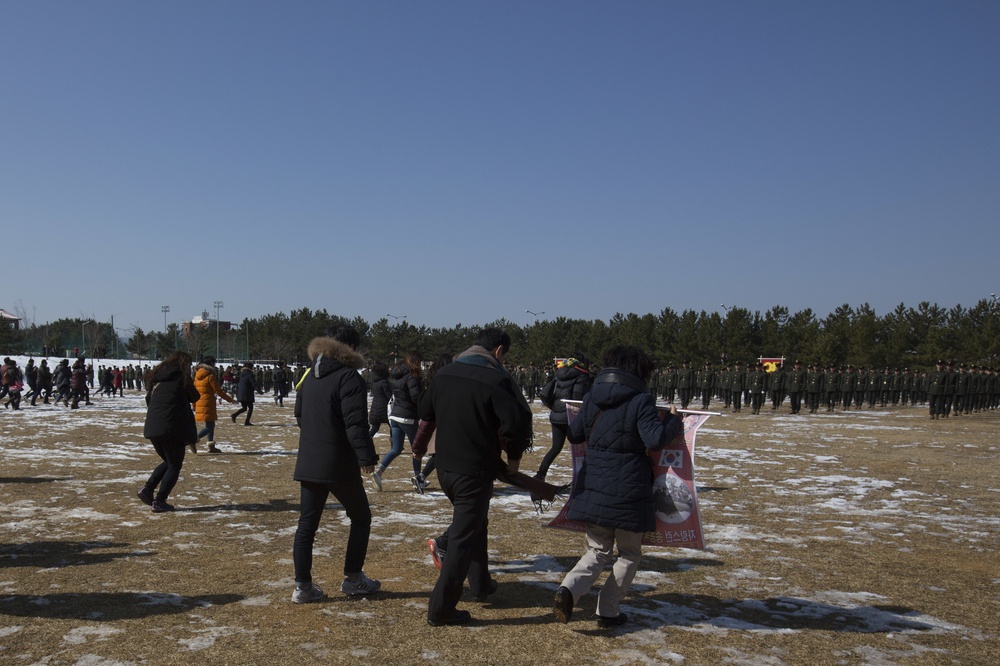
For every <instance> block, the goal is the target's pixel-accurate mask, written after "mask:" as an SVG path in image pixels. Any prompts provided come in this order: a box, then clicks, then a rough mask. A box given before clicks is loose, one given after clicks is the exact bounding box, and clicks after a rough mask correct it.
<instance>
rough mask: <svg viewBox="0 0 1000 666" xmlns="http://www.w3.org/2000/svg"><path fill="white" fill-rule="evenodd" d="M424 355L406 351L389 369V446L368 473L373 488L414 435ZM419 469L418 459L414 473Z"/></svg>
mask: <svg viewBox="0 0 1000 666" xmlns="http://www.w3.org/2000/svg"><path fill="white" fill-rule="evenodd" d="M423 363H424V357H423V355H421V353H420V352H418V351H416V350H411V351H408V352H406V359H405V360H404V361H403V362H402V363H399V364H398V365H394V366H393V367H392V369H391V370H390V371H389V386H391V387H392V406H391V407H390V408H389V438H390V439H391V441H392V448H391V449H389V451H388V452H387V453H386V454H385V455H384V456H382V462H380V463H379V465H378V468H377V469H376V470H375V471H374V472H373V473H372V482H373V483H374V484H375V488H376V489H377V490H378V491H379V492H381V491H382V475H383V474H385V470H386V468H387V467H388V466H389V463H391V462H392V461H393V460H395V459H396V457H397V456H398V455H399V454H401V453H402V452H403V445H404V444H405V443H406V439H407V438H409V440H410V446H413V438H414V437H416V436H417V421H418V419H417V401H418V400H419V399H420V394H421V393H422V392H423ZM419 472H420V463H419V461H418V462H417V464H416V465H415V466H414V472H413V473H414V475H416V474H417V473H419Z"/></svg>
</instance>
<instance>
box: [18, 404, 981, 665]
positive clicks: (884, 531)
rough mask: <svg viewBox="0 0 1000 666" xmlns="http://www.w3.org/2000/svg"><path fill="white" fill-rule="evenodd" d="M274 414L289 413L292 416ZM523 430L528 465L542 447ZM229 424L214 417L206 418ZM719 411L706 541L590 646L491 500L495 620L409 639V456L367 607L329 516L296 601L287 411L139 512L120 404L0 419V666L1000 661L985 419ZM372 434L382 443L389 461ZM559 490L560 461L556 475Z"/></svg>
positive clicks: (645, 583)
mask: <svg viewBox="0 0 1000 666" xmlns="http://www.w3.org/2000/svg"><path fill="white" fill-rule="evenodd" d="M287 404H289V405H290V404H291V401H290V400H289V401H287ZM536 409H537V413H536V429H535V431H536V450H535V451H534V452H533V453H531V454H529V455H528V456H527V457H526V458H525V461H524V464H523V466H522V467H523V468H524V469H526V470H527V471H533V469H535V468H536V467H537V465H538V463H539V461H540V460H541V457H542V454H543V453H544V451H545V449H546V448H547V446H548V443H549V435H548V425H547V419H546V413H545V412H544V411H542V410H541V409H538V408H537V407H536ZM220 410H221V412H220V416H222V417H223V418H225V413H227V412H225V408H220ZM787 411H788V409H787V406H786V407H785V408H784V409H783V410H779V411H778V412H770V411H765V412H764V413H762V414H760V415H758V416H753V415H751V414H749V413H748V412H744V413H742V414H739V415H734V414H723V415H721V416H718V417H713V418H712V419H710V420H709V421H708V423H707V424H706V425H705V426H704V427H703V428H702V430H701V431H700V432H699V435H698V448H697V452H696V454H697V465H696V467H697V476H696V481H697V484H698V488H699V502H700V507H701V512H702V516H703V521H704V528H705V533H706V539H707V543H708V549H707V550H704V551H691V550H676V549H674V550H671V549H647V550H646V552H645V556H644V560H643V563H642V565H641V570H640V573H639V575H638V576H637V578H636V580H635V584H634V586H633V588H632V591H631V593H630V594H629V596H628V597H627V598H626V600H625V604H624V610H625V611H626V612H627V613H628V614H629V616H630V617H631V618H632V621H631V622H630V623H629V624H628V625H626V626H625V627H622V628H620V629H616V630H600V629H598V628H597V625H596V622H595V619H594V607H595V596H594V594H593V593H591V595H589V596H587V597H585V598H584V599H583V600H581V602H580V603H579V604H578V606H577V609H576V611H575V614H574V617H573V620H572V622H570V623H569V624H565V625H564V624H559V623H557V622H555V621H554V620H553V617H552V613H551V600H552V595H553V592H554V590H555V588H556V587H557V586H558V584H559V581H560V580H561V578H562V575H563V574H564V573H565V571H566V570H567V569H568V568H569V567H571V566H572V565H573V563H574V562H575V561H576V559H577V558H578V557H579V556H580V555H581V554H582V551H583V537H582V535H581V534H578V533H573V532H566V531H559V530H553V529H549V528H545V527H543V525H544V523H545V522H547V521H548V520H549V519H550V518H551V517H552V516H554V515H555V510H554V509H550V510H549V511H548V512H547V513H546V514H544V515H542V516H539V515H537V514H536V513H534V511H533V506H532V504H531V503H530V501H529V500H528V498H527V497H526V496H525V495H524V494H523V493H520V492H518V491H516V490H515V489H513V488H510V487H507V486H498V488H497V493H496V496H495V499H494V504H493V509H492V512H491V523H490V529H491V541H490V552H491V560H492V566H493V568H494V570H495V574H496V577H497V579H498V580H499V582H500V589H499V592H498V593H497V594H496V595H495V596H494V597H492V598H491V600H490V602H488V603H483V604H477V603H474V602H473V601H472V599H471V596H470V595H468V592H467V596H466V598H464V599H463V602H462V604H461V605H460V608H465V609H468V610H470V611H471V612H472V614H473V617H474V618H475V621H474V622H473V623H472V624H471V625H468V626H465V627H443V628H432V627H429V626H428V625H427V623H426V601H427V595H428V592H429V590H430V588H431V587H432V585H433V583H434V580H435V577H436V573H437V572H436V570H435V569H434V568H433V566H432V565H431V562H430V558H429V556H428V553H427V549H426V539H427V538H428V537H429V536H433V535H435V534H437V533H438V532H439V531H440V530H441V529H442V528H443V527H444V526H445V525H447V524H448V522H449V518H450V505H449V504H448V502H447V499H446V498H445V497H444V496H443V495H442V494H441V493H440V491H439V490H438V489H437V485H436V483H435V480H436V479H435V477H432V486H431V489H430V490H429V491H428V493H427V494H425V495H422V496H420V495H417V494H416V493H415V492H414V491H413V488H412V486H411V485H410V482H409V475H410V465H409V459H408V458H401V459H399V460H397V461H396V462H395V463H394V464H393V465H392V466H391V467H390V468H389V471H388V473H387V475H386V484H385V491H384V492H382V493H375V492H371V493H370V497H371V501H372V505H373V512H374V515H375V524H374V528H373V536H372V542H371V547H370V550H369V557H368V563H367V565H366V572H367V573H368V574H369V575H370V576H372V577H375V578H378V579H380V580H381V581H382V584H383V587H382V591H381V592H380V593H378V594H376V595H373V596H371V597H369V598H362V599H358V598H346V597H344V596H343V595H341V594H340V593H339V583H340V580H341V575H340V572H341V568H342V564H343V560H342V555H343V545H344V539H345V537H346V531H347V529H346V522H345V519H344V516H343V513H342V512H341V511H340V510H339V507H337V506H336V505H334V504H331V505H330V506H329V507H328V511H327V514H326V515H325V517H324V523H323V527H322V529H321V531H320V533H319V535H318V539H317V545H316V560H315V565H314V576H315V578H316V581H317V582H318V583H319V584H320V585H322V586H323V587H324V589H326V590H327V591H328V592H329V593H330V597H329V599H328V600H326V601H324V602H321V603H317V604H307V605H295V604H292V603H291V602H290V595H291V591H292V586H293V581H292V563H291V543H292V535H293V532H294V529H295V522H296V519H297V509H298V487H297V484H295V483H294V482H293V481H292V480H291V473H292V468H293V465H294V462H295V449H296V441H297V440H296V437H297V431H296V429H295V427H294V419H293V418H292V409H291V407H290V406H286V407H284V408H279V407H277V406H275V405H273V403H271V402H270V401H269V400H264V401H262V402H259V403H258V409H257V413H256V414H255V421H256V422H257V424H258V425H257V426H256V427H252V428H247V427H242V426H238V425H233V424H231V423H230V422H229V420H228V419H226V420H224V421H220V423H219V425H218V430H217V439H218V441H219V442H220V446H221V448H222V449H223V453H221V454H219V455H205V454H200V455H197V456H190V455H189V456H188V458H187V460H186V461H185V466H184V471H183V473H182V478H181V481H180V482H179V484H178V486H177V488H176V490H175V493H174V495H173V496H172V497H171V501H172V502H174V503H175V504H176V506H177V508H178V511H177V512H176V513H173V514H152V513H150V512H149V509H148V507H146V506H145V505H143V504H142V503H141V502H139V500H138V499H136V497H135V492H136V490H138V488H139V487H140V485H141V484H142V482H143V481H144V480H145V477H146V476H147V475H148V473H149V471H150V470H151V469H152V468H153V467H154V466H155V463H156V462H157V459H156V458H155V455H154V454H153V451H152V448H151V447H150V446H149V445H148V443H147V442H146V440H144V439H143V438H142V436H141V435H142V421H143V415H144V410H143V403H142V402H141V398H140V396H139V395H138V394H132V395H127V396H126V397H125V398H117V399H112V398H101V399H98V400H97V405H96V406H94V407H88V408H83V409H80V410H75V411H69V410H66V409H64V408H61V407H52V406H47V407H44V408H42V407H36V408H34V409H32V408H27V409H25V410H24V411H22V412H21V413H17V414H15V413H12V412H9V411H7V412H5V413H3V414H0V417H2V419H0V420H2V426H0V427H2V443H0V663H2V664H5V665H15V664H53V665H54V664H80V665H88V666H94V665H110V664H190V663H199V664H285V663H294V664H309V663H390V664H397V663H399V664H422V663H433V664H476V663H483V664H689V665H695V664H698V665H711V664H762V665H768V666H772V665H779V664H809V665H810V666H818V665H820V664H994V663H997V662H996V659H997V657H996V655H997V654H998V653H1000V640H998V637H1000V619H998V611H1000V556H998V554H997V553H998V549H1000V548H998V547H1000V539H998V534H997V532H998V530H997V528H998V525H1000V517H998V516H1000V511H998V506H1000V476H998V472H1000V462H998V453H1000V443H998V433H1000V414H998V413H996V412H992V413H983V414H977V415H971V416H964V417H961V418H956V417H954V416H953V417H952V418H950V419H947V420H940V421H931V420H930V419H929V418H928V417H927V416H926V410H924V409H922V408H899V409H884V410H875V411H868V410H864V411H861V412H854V411H851V412H847V413H843V412H836V413H833V414H827V413H821V414H816V415H800V416H792V415H790V414H788V413H787ZM387 431H388V428H387V427H385V426H383V430H382V433H381V434H380V436H379V437H378V438H377V439H376V445H377V447H378V449H379V451H380V452H384V451H385V450H386V449H387V448H388V444H387V442H388V438H387ZM553 478H554V479H555V480H560V479H561V480H568V479H569V451H568V448H567V449H566V450H565V451H564V452H563V454H562V456H561V457H560V459H559V461H558V466H557V467H555V468H554V469H553V473H552V475H550V480H551V479H553Z"/></svg>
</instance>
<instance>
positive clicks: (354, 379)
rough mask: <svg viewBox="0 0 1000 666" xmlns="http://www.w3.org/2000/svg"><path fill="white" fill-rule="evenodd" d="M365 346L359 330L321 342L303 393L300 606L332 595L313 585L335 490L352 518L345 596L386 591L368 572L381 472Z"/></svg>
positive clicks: (314, 345) (339, 331) (299, 395)
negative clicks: (373, 502) (373, 479)
mask: <svg viewBox="0 0 1000 666" xmlns="http://www.w3.org/2000/svg"><path fill="white" fill-rule="evenodd" d="M360 341H361V338H360V336H359V335H358V332H357V331H356V330H354V329H353V328H351V327H349V326H341V327H338V328H336V329H333V330H331V331H328V334H327V336H326V337H319V338H314V339H313V341H312V342H310V343H309V348H308V350H307V353H308V355H309V358H310V359H311V360H312V362H313V366H312V369H311V370H310V372H309V374H308V375H306V376H305V379H303V380H302V385H301V386H300V387H299V390H298V391H297V392H296V395H295V418H296V420H297V421H298V423H299V429H300V431H299V453H298V458H297V459H296V461H295V474H294V478H295V480H296V481H298V482H299V484H300V485H301V487H302V488H301V513H300V515H299V523H298V528H297V529H296V531H295V543H294V547H293V552H292V559H293V561H294V563H295V591H294V592H293V593H292V601H294V602H295V603H297V604H301V603H307V602H310V601H319V600H321V599H323V598H324V597H325V596H326V595H325V594H324V592H323V590H322V589H320V587H319V586H318V585H316V584H315V583H313V581H312V550H313V542H314V541H315V539H316V530H317V528H319V521H320V518H322V517H323V508H324V507H325V506H326V500H327V498H328V497H329V496H330V493H333V496H334V497H336V498H337V501H338V502H339V503H340V505H341V506H343V507H344V511H346V512H347V517H348V518H349V519H350V521H351V529H350V533H349V535H348V537H347V553H346V555H345V557H344V581H343V583H341V586H340V590H341V592H343V593H345V594H350V595H363V594H371V593H373V592H378V590H379V589H380V588H381V586H382V584H381V583H380V582H379V581H377V580H373V579H371V578H368V576H366V575H365V573H364V571H363V567H364V563H365V557H366V556H367V554H368V537H369V535H370V534H371V526H372V512H371V507H370V506H369V504H368V495H367V494H366V493H365V487H364V483H363V482H362V480H361V474H362V473H364V474H371V473H372V471H374V468H375V461H376V456H375V446H374V444H372V438H371V436H370V435H369V434H368V389H367V387H366V386H365V380H364V379H362V378H361V375H360V374H359V373H358V370H360V369H361V368H363V367H364V366H365V359H364V357H363V356H361V354H359V353H358V351H357V347H358V344H359V343H360Z"/></svg>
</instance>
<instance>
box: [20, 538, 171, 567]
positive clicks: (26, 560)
mask: <svg viewBox="0 0 1000 666" xmlns="http://www.w3.org/2000/svg"><path fill="white" fill-rule="evenodd" d="M112 548H113V549H123V548H130V546H129V545H128V544H124V543H111V542H108V541H32V542H30V543H19V544H9V545H8V544H4V545H0V569H2V568H7V567H33V568H36V567H37V568H39V569H56V568H62V567H76V566H86V565H88V564H104V563H107V562H111V561H114V560H117V559H119V558H122V557H136V556H143V557H144V556H147V555H150V554H151V553H149V552H145V551H143V552H136V551H133V550H129V551H126V552H123V551H121V550H116V551H114V552H111V551H108V550H102V549H112Z"/></svg>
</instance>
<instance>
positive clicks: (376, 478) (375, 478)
mask: <svg viewBox="0 0 1000 666" xmlns="http://www.w3.org/2000/svg"><path fill="white" fill-rule="evenodd" d="M372 483H374V484H375V489H376V490H378V491H379V492H382V475H381V474H379V473H378V470H375V471H374V472H372Z"/></svg>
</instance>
